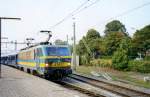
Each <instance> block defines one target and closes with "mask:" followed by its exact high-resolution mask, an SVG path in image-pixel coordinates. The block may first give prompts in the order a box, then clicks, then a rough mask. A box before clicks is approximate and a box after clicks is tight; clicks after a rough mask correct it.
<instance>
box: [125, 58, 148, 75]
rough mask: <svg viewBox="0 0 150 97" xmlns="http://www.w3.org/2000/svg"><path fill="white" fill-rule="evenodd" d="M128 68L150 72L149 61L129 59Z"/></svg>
mask: <svg viewBox="0 0 150 97" xmlns="http://www.w3.org/2000/svg"><path fill="white" fill-rule="evenodd" d="M128 70H130V71H136V72H141V73H150V61H137V60H133V61H129V63H128Z"/></svg>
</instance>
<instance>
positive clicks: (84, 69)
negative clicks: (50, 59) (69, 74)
mask: <svg viewBox="0 0 150 97" xmlns="http://www.w3.org/2000/svg"><path fill="white" fill-rule="evenodd" d="M91 71H95V72H98V73H108V74H109V75H110V76H111V77H112V79H113V80H115V81H119V80H123V81H126V82H128V84H132V85H136V86H140V87H144V88H148V89H150V82H144V81H143V77H144V76H150V73H149V74H142V73H137V72H126V71H118V70H114V69H112V68H108V67H99V66H79V67H77V70H76V72H79V73H82V74H86V75H91Z"/></svg>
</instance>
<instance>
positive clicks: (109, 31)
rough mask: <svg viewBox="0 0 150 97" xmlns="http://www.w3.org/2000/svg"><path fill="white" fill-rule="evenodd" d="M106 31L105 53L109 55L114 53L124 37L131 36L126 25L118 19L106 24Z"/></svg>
mask: <svg viewBox="0 0 150 97" xmlns="http://www.w3.org/2000/svg"><path fill="white" fill-rule="evenodd" d="M104 33H105V36H104V39H105V42H104V44H105V50H106V52H105V53H106V55H109V56H111V55H113V53H114V51H116V50H117V48H118V47H119V44H120V42H121V40H122V39H123V38H124V37H129V36H128V34H126V28H125V26H124V25H123V24H122V23H121V22H120V21H118V20H113V21H111V22H109V23H108V24H106V26H105V30H104Z"/></svg>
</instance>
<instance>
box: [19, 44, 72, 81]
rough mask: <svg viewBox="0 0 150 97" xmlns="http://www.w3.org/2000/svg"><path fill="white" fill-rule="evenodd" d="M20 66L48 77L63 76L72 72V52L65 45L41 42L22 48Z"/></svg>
mask: <svg viewBox="0 0 150 97" xmlns="http://www.w3.org/2000/svg"><path fill="white" fill-rule="evenodd" d="M17 64H18V67H19V68H21V69H26V70H27V72H32V73H35V72H36V73H38V74H39V75H43V76H45V77H46V78H62V77H64V76H67V75H68V74H71V73H72V69H71V53H70V50H69V47H68V46H65V45H47V44H40V45H37V46H33V47H29V48H26V49H23V50H21V51H20V52H19V53H18V58H17Z"/></svg>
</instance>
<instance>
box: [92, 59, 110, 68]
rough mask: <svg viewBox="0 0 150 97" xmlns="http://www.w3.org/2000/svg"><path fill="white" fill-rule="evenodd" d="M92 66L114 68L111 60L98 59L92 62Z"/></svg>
mask: <svg viewBox="0 0 150 97" xmlns="http://www.w3.org/2000/svg"><path fill="white" fill-rule="evenodd" d="M90 63H91V65H92V66H100V67H112V61H111V59H97V60H93V61H91V62H90Z"/></svg>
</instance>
